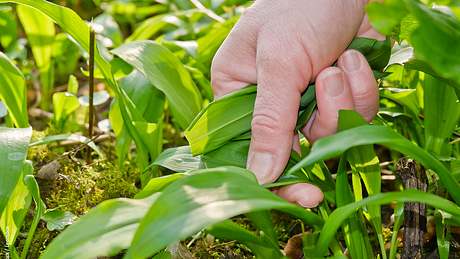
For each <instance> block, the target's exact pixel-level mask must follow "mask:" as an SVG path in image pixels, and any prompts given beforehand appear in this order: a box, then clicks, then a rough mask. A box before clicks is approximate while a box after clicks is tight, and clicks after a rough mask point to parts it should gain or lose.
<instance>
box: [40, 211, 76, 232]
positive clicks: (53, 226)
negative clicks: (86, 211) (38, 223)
mask: <svg viewBox="0 0 460 259" xmlns="http://www.w3.org/2000/svg"><path fill="white" fill-rule="evenodd" d="M75 218H76V216H75V215H74V214H73V213H72V212H69V211H61V210H49V211H48V212H46V213H45V214H44V215H43V216H42V220H44V221H45V222H46V228H47V229H48V230H49V231H54V230H63V229H64V228H65V227H66V226H68V225H72V224H73V223H74V221H75Z"/></svg>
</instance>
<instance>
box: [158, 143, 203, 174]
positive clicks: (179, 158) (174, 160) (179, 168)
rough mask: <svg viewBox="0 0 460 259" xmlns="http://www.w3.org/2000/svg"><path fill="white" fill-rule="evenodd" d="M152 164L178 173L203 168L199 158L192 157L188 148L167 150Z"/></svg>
mask: <svg viewBox="0 0 460 259" xmlns="http://www.w3.org/2000/svg"><path fill="white" fill-rule="evenodd" d="M153 164H155V165H159V166H162V167H165V168H168V169H169V170H172V171H175V172H180V173H184V172H187V171H190V170H197V169H203V168H205V166H204V165H203V162H202V161H201V157H200V156H193V155H192V153H191V151H190V147H189V146H182V147H175V148H168V149H166V150H165V151H163V152H162V153H161V154H160V155H159V156H158V157H157V159H156V160H155V161H154V162H153Z"/></svg>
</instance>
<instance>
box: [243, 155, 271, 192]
mask: <svg viewBox="0 0 460 259" xmlns="http://www.w3.org/2000/svg"><path fill="white" fill-rule="evenodd" d="M248 169H249V170H250V171H252V172H253V173H254V174H255V175H256V178H257V181H258V182H259V183H260V184H266V183H269V182H271V180H272V179H271V178H272V177H271V176H272V173H273V155H272V154H270V153H263V152H262V153H260V152H255V153H254V154H252V155H251V157H249V159H248Z"/></svg>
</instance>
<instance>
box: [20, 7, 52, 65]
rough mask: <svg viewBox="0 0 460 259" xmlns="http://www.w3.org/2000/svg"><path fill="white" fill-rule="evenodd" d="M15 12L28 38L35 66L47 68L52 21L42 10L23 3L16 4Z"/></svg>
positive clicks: (50, 50)
mask: <svg viewBox="0 0 460 259" xmlns="http://www.w3.org/2000/svg"><path fill="white" fill-rule="evenodd" d="M17 13H18V17H19V20H20V21H21V23H22V27H23V28H24V30H25V32H26V35H27V38H28V40H29V44H30V46H31V49H32V53H33V55H34V59H35V62H36V64H37V67H38V68H39V69H40V70H43V69H47V68H49V66H50V65H51V55H52V52H53V50H52V46H53V41H54V34H55V28H54V23H53V21H51V20H50V19H49V18H48V16H46V15H44V14H43V13H42V12H40V11H37V10H36V9H34V8H31V7H28V6H25V5H18V7H17Z"/></svg>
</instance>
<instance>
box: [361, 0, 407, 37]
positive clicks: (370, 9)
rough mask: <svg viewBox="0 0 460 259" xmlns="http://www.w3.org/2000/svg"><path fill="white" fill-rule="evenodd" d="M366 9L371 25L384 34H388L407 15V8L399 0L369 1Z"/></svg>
mask: <svg viewBox="0 0 460 259" xmlns="http://www.w3.org/2000/svg"><path fill="white" fill-rule="evenodd" d="M366 11H367V14H368V16H369V20H370V22H371V24H372V27H374V28H375V29H376V30H378V31H379V32H381V33H383V34H385V35H390V34H391V33H392V32H393V30H394V28H395V27H396V26H397V25H399V23H400V22H401V20H402V19H403V18H404V17H405V16H406V15H407V9H406V7H405V6H404V4H402V3H401V1H400V0H386V1H385V2H384V3H370V4H369V5H367V7H366Z"/></svg>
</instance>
